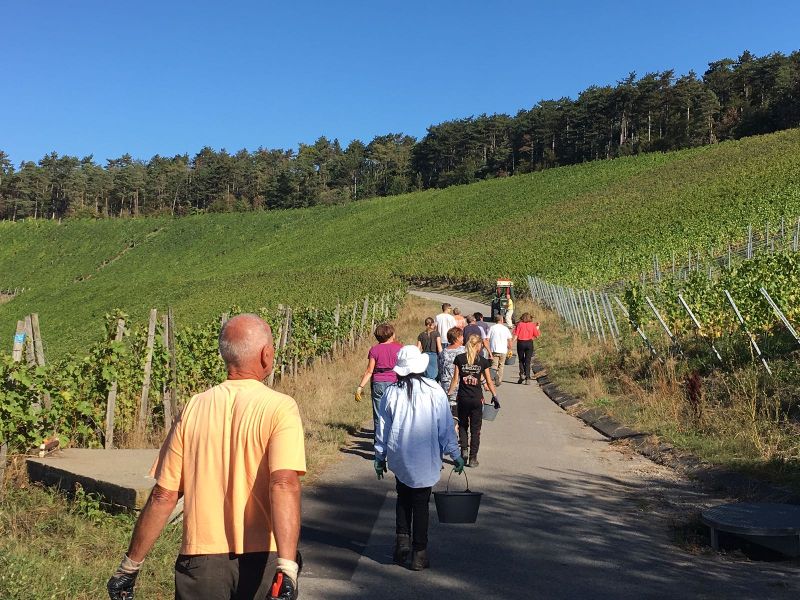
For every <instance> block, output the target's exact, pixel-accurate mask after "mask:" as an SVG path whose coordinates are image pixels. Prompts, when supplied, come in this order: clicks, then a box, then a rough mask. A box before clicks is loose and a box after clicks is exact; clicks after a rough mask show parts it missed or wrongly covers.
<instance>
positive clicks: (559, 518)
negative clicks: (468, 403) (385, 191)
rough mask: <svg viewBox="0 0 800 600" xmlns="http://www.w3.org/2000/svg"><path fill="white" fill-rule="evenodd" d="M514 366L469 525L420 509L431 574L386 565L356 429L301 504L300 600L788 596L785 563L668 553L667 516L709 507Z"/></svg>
mask: <svg viewBox="0 0 800 600" xmlns="http://www.w3.org/2000/svg"><path fill="white" fill-rule="evenodd" d="M419 295H423V294H419ZM424 296H425V297H428V298H431V299H434V300H437V301H443V300H446V301H449V302H451V303H452V304H453V305H454V306H458V307H460V308H461V309H462V313H463V314H467V313H470V312H474V311H476V310H481V311H482V312H484V314H489V310H488V307H485V306H481V305H478V304H477V303H474V302H469V301H465V300H461V299H456V298H451V297H447V296H442V295H440V294H433V293H431V294H424ZM432 312H433V311H432ZM515 368H516V367H512V368H511V370H510V371H509V370H507V371H506V373H505V377H504V380H503V381H504V383H503V384H502V386H501V387H500V388H499V390H498V391H499V396H500V401H501V404H502V407H503V408H502V409H501V411H500V414H499V415H498V417H497V420H495V421H494V422H490V423H484V426H483V438H482V441H481V452H480V459H481V466H480V467H479V468H477V469H470V470H468V474H469V477H470V487H471V488H472V489H473V490H475V491H482V492H484V494H485V495H484V497H483V503H482V505H481V509H480V515H479V517H478V522H477V523H476V524H475V525H442V524H439V523H438V521H437V518H436V510H435V505H434V503H433V501H431V513H432V514H431V528H430V542H429V550H428V552H429V556H430V559H431V568H430V569H428V570H426V571H423V572H419V573H417V572H413V571H410V570H408V568H407V567H402V566H398V565H395V564H393V563H392V562H391V553H392V547H393V543H394V500H395V494H394V479H393V478H392V477H387V478H386V479H384V480H383V481H382V482H378V481H377V479H376V478H375V475H374V471H373V469H372V458H373V457H372V449H371V432H365V433H362V434H360V437H357V438H356V439H355V440H354V442H353V444H352V445H351V446H350V447H349V448H347V449H345V450H344V452H345V456H344V460H343V461H342V462H341V463H339V464H338V465H336V466H335V467H333V468H332V469H331V470H330V471H329V472H327V473H326V474H325V475H323V478H322V479H323V482H324V483H323V484H322V485H320V486H318V487H316V488H315V489H312V490H309V491H308V492H307V493H306V495H305V496H304V520H303V523H304V529H303V533H302V535H301V547H302V548H303V550H304V553H305V557H306V564H307V569H306V571H305V575H304V577H303V579H302V584H301V586H302V587H301V595H302V596H301V597H302V598H303V600H309V599H311V600H317V599H319V600H322V599H325V600H339V599H345V598H347V599H360V598H364V599H367V598H369V599H377V600H392V599H395V598H397V599H400V598H403V599H409V598H413V599H429V598H430V599H434V598H435V599H438V600H448V599H451V598H452V599H454V600H456V599H458V600H479V599H480V600H486V599H495V598H497V599H502V598H514V599H539V598H541V599H564V600H567V599H570V600H572V599H578V598H586V599H604V598H609V599H612V598H613V599H615V600H616V599H621V598H637V599H640V598H653V599H656V598H657V599H664V598H668V599H672V598H697V599H720V600H721V599H726V600H729V599H742V600H744V599H750V598H762V599H772V598H775V599H783V598H797V593H798V591H797V590H798V587H800V586H799V585H798V583H797V580H796V568H797V563H796V562H791V563H749V562H746V561H744V560H739V561H735V560H733V559H731V558H729V557H723V556H719V555H717V554H713V553H712V554H700V555H691V554H690V553H688V552H686V551H684V550H682V549H680V548H679V547H677V546H675V545H674V544H672V543H671V542H670V529H669V525H670V519H672V518H674V516H675V515H676V514H677V515H678V516H680V514H681V513H682V512H683V511H685V510H687V509H689V508H692V509H693V508H696V507H699V506H707V505H711V504H714V503H716V502H719V501H720V498H714V497H713V496H711V495H710V494H709V493H708V492H707V491H705V490H703V489H700V488H697V487H696V486H694V485H693V484H691V483H689V482H687V481H685V480H682V479H680V478H679V477H677V476H676V475H675V474H674V473H673V472H672V471H670V470H668V469H666V468H664V467H659V466H657V465H654V464H653V463H651V462H650V461H648V460H646V459H644V458H643V457H640V456H638V455H636V454H634V453H632V452H630V451H628V450H626V449H625V448H624V447H620V446H613V445H611V444H609V443H608V442H607V440H606V439H605V438H603V437H602V436H601V435H600V434H598V433H596V432H595V431H594V430H592V429H590V428H588V427H586V426H585V425H583V424H582V422H580V421H579V420H577V419H575V418H574V417H571V416H569V415H568V414H566V413H565V412H563V411H562V410H561V409H559V408H558V407H557V406H556V405H555V404H553V403H552V402H551V401H550V400H549V399H548V398H547V397H546V396H545V395H544V394H543V393H542V392H541V390H540V389H539V388H538V386H536V385H531V386H519V385H516V383H515V381H516V375H517V373H516V372H515ZM443 473H445V474H446V473H447V471H444V472H443ZM454 478H455V476H454ZM462 483H463V480H462V481H458V483H457V484H462ZM443 486H444V481H442V482H440V484H439V486H437V488H436V489H438V488H439V487H442V488H443Z"/></svg>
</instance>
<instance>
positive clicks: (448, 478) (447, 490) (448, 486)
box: [446, 467, 469, 494]
mask: <svg viewBox="0 0 800 600" xmlns="http://www.w3.org/2000/svg"><path fill="white" fill-rule="evenodd" d="M455 472H456V469H455V467H453V470H452V471H450V475H448V476H447V488H446V493H448V494H449V493H450V478H451V477H452V476H453V473H455ZM461 472H462V473H463V474H464V478H465V479H466V480H467V489H466V490H464V491H466V492H468V491H469V477H467V472H466V471H461Z"/></svg>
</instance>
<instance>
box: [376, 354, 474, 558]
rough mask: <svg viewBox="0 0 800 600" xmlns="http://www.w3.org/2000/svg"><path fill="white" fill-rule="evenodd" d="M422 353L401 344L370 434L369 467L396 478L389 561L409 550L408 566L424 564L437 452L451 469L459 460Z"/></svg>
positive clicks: (443, 399) (442, 398) (442, 397)
mask: <svg viewBox="0 0 800 600" xmlns="http://www.w3.org/2000/svg"><path fill="white" fill-rule="evenodd" d="M427 367H428V357H427V356H426V355H424V354H423V353H422V352H420V350H419V348H417V347H416V346H403V347H402V348H401V349H400V352H399V353H398V354H397V365H396V366H395V367H394V372H395V373H397V383H395V384H393V385H391V386H389V387H388V388H387V389H386V391H385V392H384V394H383V397H382V398H381V405H380V410H379V412H378V428H377V432H376V435H375V471H376V472H377V474H378V479H382V478H383V474H384V473H385V472H386V470H387V461H388V468H389V469H391V470H392V472H393V473H394V475H395V478H396V479H397V484H396V487H397V510H396V512H397V543H396V545H395V549H394V555H393V557H392V558H393V560H394V561H395V562H396V563H399V564H403V563H405V562H406V559H407V558H408V554H409V552H410V551H411V549H412V544H411V543H410V541H411V536H412V532H413V550H414V553H413V555H412V557H411V569H412V570H414V571H421V570H422V569H426V568H428V567H429V566H430V561H429V560H428V557H427V548H428V516H429V511H428V504H429V503H430V498H431V488H432V487H433V486H434V484H435V483H436V482H437V481H439V476H440V472H441V469H442V455H443V454H448V455H450V457H451V458H452V459H453V460H454V461H455V463H456V466H455V469H454V470H455V472H456V473H461V471H462V470H463V469H464V459H463V458H461V451H460V450H459V447H458V440H457V439H456V433H455V430H454V429H453V418H452V416H451V414H450V404H449V402H448V400H447V394H445V393H444V390H443V389H442V387H441V386H440V385H439V384H438V383H436V382H435V381H434V380H432V379H428V378H427V377H424V376H423V373H424V372H425V369H426V368H427Z"/></svg>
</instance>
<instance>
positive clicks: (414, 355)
mask: <svg viewBox="0 0 800 600" xmlns="http://www.w3.org/2000/svg"><path fill="white" fill-rule="evenodd" d="M428 364H429V358H428V355H427V354H423V353H422V352H420V351H419V348H417V347H416V346H403V347H402V348H400V352H398V353H397V365H396V366H395V367H394V369H392V370H393V371H394V372H395V373H397V374H398V375H401V376H403V375H408V374H409V373H424V372H425V369H427V368H428Z"/></svg>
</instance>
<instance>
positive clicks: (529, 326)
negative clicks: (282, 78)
mask: <svg viewBox="0 0 800 600" xmlns="http://www.w3.org/2000/svg"><path fill="white" fill-rule="evenodd" d="M539 335H540V333H539V323H535V324H534V323H533V319H532V318H531V313H527V312H526V313H523V314H522V316H521V317H520V318H519V321H518V322H517V325H516V327H514V337H513V339H512V340H511V341H512V343H513V342H514V340H516V341H517V356H519V380H518V381H517V383H523V382H525V385H530V383H531V359H532V358H533V338H538V337H539Z"/></svg>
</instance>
